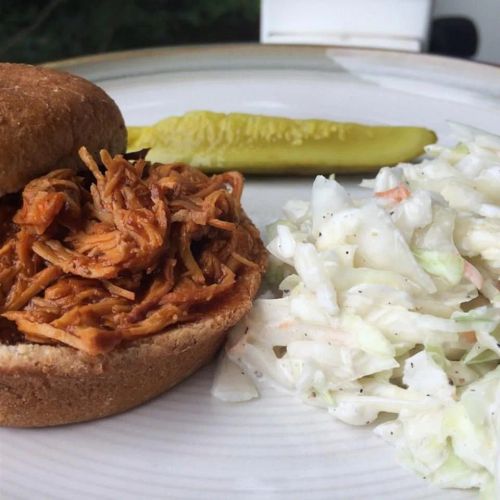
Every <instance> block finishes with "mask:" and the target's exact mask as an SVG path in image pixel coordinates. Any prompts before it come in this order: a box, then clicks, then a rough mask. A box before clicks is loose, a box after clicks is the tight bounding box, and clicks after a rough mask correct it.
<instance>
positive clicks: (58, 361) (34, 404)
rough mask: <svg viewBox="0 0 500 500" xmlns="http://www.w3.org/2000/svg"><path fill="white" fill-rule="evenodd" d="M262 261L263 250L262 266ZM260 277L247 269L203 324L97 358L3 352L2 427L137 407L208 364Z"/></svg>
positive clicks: (64, 351) (63, 350)
mask: <svg viewBox="0 0 500 500" xmlns="http://www.w3.org/2000/svg"><path fill="white" fill-rule="evenodd" d="M265 259H266V256H265V250H264V248H263V247H262V251H261V256H260V264H261V265H264V262H265ZM260 282H261V272H260V271H259V270H257V269H253V268H249V267H247V268H245V269H244V270H243V271H242V272H241V274H240V275H239V277H238V280H237V282H236V284H235V286H234V287H233V288H232V290H231V291H230V292H229V293H228V294H227V295H225V296H224V297H222V298H221V299H219V300H218V301H217V302H216V303H214V304H210V306H209V308H208V309H207V310H206V311H204V313H203V316H202V319H199V320H197V321H194V322H191V323H186V324H181V325H179V326H177V327H175V328H170V329H168V330H166V331H165V332H164V333H159V334H155V335H153V336H151V337H147V338H144V339H140V340H137V341H133V342H129V343H127V344H124V345H123V346H121V347H119V348H117V349H115V350H114V351H112V352H110V353H108V354H105V355H100V356H89V355H87V354H85V353H83V352H80V351H77V350H75V349H72V348H70V347H64V346H49V345H37V344H17V345H0V425H3V426H11V427H45V426H52V425H61V424H68V423H74V422H83V421H86V420H93V419H97V418H101V417H105V416H109V415H113V414H116V413H120V412H122V411H125V410H127V409H129V408H132V407H134V406H137V405H140V404H141V403H144V402H145V401H148V400H149V399H151V398H154V397H155V396H158V395H159V394H161V393H162V392H164V391H166V390H168V389H170V388H171V387H173V386H174V385H176V384H177V383H179V382H180V381H182V380H183V379H185V378H186V377H188V376H189V375H191V374H192V373H194V372H195V371H196V370H198V369H199V368H200V367H202V366H203V365H205V364H206V363H207V362H208V361H210V360H211V359H212V358H213V356H214V355H215V353H216V352H217V351H218V349H219V348H220V347H221V345H222V344H223V342H224V340H225V336H226V331H227V330H228V328H230V327H231V326H233V325H234V324H235V323H237V322H238V321H239V320H240V319H241V318H242V317H243V316H244V315H245V314H246V313H247V312H248V311H249V310H250V308H251V306H252V300H253V298H254V297H255V295H256V293H257V291H258V288H259V286H260Z"/></svg>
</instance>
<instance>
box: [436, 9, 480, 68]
mask: <svg viewBox="0 0 500 500" xmlns="http://www.w3.org/2000/svg"><path fill="white" fill-rule="evenodd" d="M478 44H479V36H478V33H477V29H476V26H475V25H474V23H473V22H472V21H471V20H470V19H467V18H466V17H440V18H437V19H434V20H433V21H432V26H431V36H430V43H429V51H430V52H432V53H433V54H442V55H445V56H452V57H465V58H468V57H472V56H474V55H475V54H476V52H477V48H478Z"/></svg>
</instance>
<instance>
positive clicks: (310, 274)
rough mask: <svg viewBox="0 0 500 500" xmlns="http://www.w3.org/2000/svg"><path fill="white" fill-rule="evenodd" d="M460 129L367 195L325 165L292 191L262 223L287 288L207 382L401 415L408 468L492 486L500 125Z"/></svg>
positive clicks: (239, 335) (358, 418) (256, 311)
mask: <svg viewBox="0 0 500 500" xmlns="http://www.w3.org/2000/svg"><path fill="white" fill-rule="evenodd" d="M451 127H452V130H453V132H454V133H455V135H456V136H457V138H458V141H459V142H458V144H457V145H456V146H455V147H452V148H446V147H443V146H439V145H432V146H428V147H427V148H426V153H427V157H426V159H424V160H423V161H422V162H421V163H419V164H416V165H415V164H400V165H398V166H396V167H393V168H388V167H385V168H382V169H381V170H380V172H379V173H378V175H377V176H376V178H375V179H372V180H365V181H363V182H362V186H364V187H366V188H368V189H371V193H370V194H369V195H368V196H366V197H361V198H356V199H353V198H351V196H350V195H349V193H347V192H346V191H345V189H344V188H343V187H342V185H341V184H339V183H338V182H337V181H336V180H335V179H334V178H333V177H331V178H325V177H322V176H318V177H317V178H316V179H315V181H314V183H313V186H312V194H311V200H310V201H303V200H291V201H289V202H287V204H286V205H285V207H284V208H283V218H282V219H281V220H279V221H277V222H276V223H274V224H272V225H271V226H270V227H269V228H268V233H269V234H268V236H269V238H268V239H269V243H268V250H269V252H270V254H271V262H270V266H269V271H268V275H267V279H268V281H269V282H270V283H271V288H272V287H274V290H275V296H276V293H277V294H278V296H279V298H261V299H258V300H257V301H256V302H255V305H254V307H253V309H252V311H251V312H250V313H249V314H248V316H247V317H246V318H245V320H244V321H242V322H241V323H240V324H239V325H237V326H236V327H235V328H234V329H233V330H232V332H231V334H230V337H229V340H228V343H227V345H226V348H225V353H226V354H225V356H224V357H223V359H222V361H221V363H220V365H219V368H218V371H217V374H216V378H215V381H214V386H213V394H214V395H215V396H217V397H219V398H220V399H223V400H226V401H243V400H248V399H251V398H254V397H257V396H258V385H259V384H260V383H262V382H263V381H265V382H266V383H270V384H272V385H274V386H276V387H278V388H280V389H283V390H286V391H288V392H290V393H292V394H295V395H297V396H299V397H300V398H301V399H302V400H303V401H305V402H307V403H310V404H314V405H317V406H320V407H323V408H326V409H327V410H328V412H329V413H331V414H332V415H333V416H335V417H336V418H338V419H339V420H341V421H343V422H346V423H349V424H352V425H364V424H369V423H372V422H375V421H376V420H377V419H378V417H379V416H380V415H381V414H386V413H388V414H391V415H392V417H393V418H392V419H391V420H389V421H387V422H385V423H382V424H379V425H378V426H377V427H376V428H375V432H376V433H377V434H378V435H379V436H380V437H382V438H383V439H385V440H386V441H387V442H389V443H392V444H393V445H394V446H395V447H396V449H397V453H398V456H399V458H400V459H401V461H402V462H403V463H404V464H405V465H406V466H408V467H410V468H411V469H413V470H414V471H416V472H417V473H418V474H420V475H421V476H423V477H426V478H427V479H429V480H431V481H432V482H434V483H436V484H437V485H439V486H442V487H457V488H480V489H481V492H482V493H483V495H484V496H485V497H486V498H495V491H496V493H497V494H498V493H500V491H499V489H500V487H499V483H498V478H499V474H498V471H497V469H498V467H499V466H498V457H497V454H498V451H497V448H498V447H497V443H498V436H499V429H500V424H499V422H500V418H499V417H500V414H499V413H498V412H499V411H500V367H499V366H498V364H499V359H500V343H499V342H500V328H499V324H500V292H499V289H498V282H499V277H500V237H499V235H500V137H497V136H494V135H491V134H488V133H486V132H484V131H481V130H478V129H473V128H471V127H466V126H463V125H458V124H451ZM367 194H368V193H367ZM495 478H497V484H496V485H495ZM497 497H498V496H497Z"/></svg>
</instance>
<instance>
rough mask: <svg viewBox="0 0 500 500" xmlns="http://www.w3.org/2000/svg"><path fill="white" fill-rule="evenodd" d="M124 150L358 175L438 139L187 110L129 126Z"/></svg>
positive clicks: (233, 165)
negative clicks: (155, 121)
mask: <svg viewBox="0 0 500 500" xmlns="http://www.w3.org/2000/svg"><path fill="white" fill-rule="evenodd" d="M128 133H129V143H128V150H129V151H135V150H138V149H142V148H151V150H150V151H149V153H148V156H147V159H148V160H150V161H158V162H184V163H189V164H190V165H193V166H195V167H199V168H201V169H203V170H205V171H210V172H217V171H224V170H229V169H236V170H240V171H242V172H245V173H252V174H279V173H290V174H316V173H362V172H371V171H375V170H377V169H378V168H380V167H382V166H385V165H395V164H396V163H399V162H404V161H409V160H412V159H413V158H416V157H417V156H419V155H420V154H422V152H423V148H424V146H425V145H427V144H431V143H434V142H436V135H435V134H434V132H432V131H431V130H428V129H425V128H420V127H389V126H368V125H360V124H357V123H339V122H333V121H328V120H312V119H311V120H310V119H308V120H294V119H290V118H281V117H272V116H261V115H251V114H244V113H229V114H225V113H214V112H210V111H192V112H189V113H186V114H184V115H182V116H171V117H169V118H165V119H163V120H161V121H159V122H158V123H156V124H155V125H152V126H150V127H129V129H128Z"/></svg>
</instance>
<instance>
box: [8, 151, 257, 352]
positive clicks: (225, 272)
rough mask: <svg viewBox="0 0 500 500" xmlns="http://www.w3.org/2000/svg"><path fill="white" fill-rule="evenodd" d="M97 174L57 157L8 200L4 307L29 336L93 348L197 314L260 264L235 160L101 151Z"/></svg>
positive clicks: (87, 159)
mask: <svg viewBox="0 0 500 500" xmlns="http://www.w3.org/2000/svg"><path fill="white" fill-rule="evenodd" d="M80 156H81V158H82V160H83V162H84V163H85V165H86V167H87V168H88V170H89V171H90V172H91V174H92V176H93V181H92V183H91V184H90V185H89V186H87V185H86V183H85V179H84V178H83V177H80V176H78V175H77V174H75V173H74V172H73V171H72V170H68V169H60V170H55V171H53V172H50V173H49V174H47V175H45V176H43V177H39V178H38V179H35V180H33V181H31V182H30V183H29V184H28V185H27V186H26V187H25V188H24V190H23V193H22V206H21V207H20V208H19V209H18V210H17V211H16V212H15V213H14V215H13V217H12V218H11V217H10V213H9V212H12V207H11V206H10V205H8V204H4V206H3V207H2V219H3V220H2V225H3V228H4V230H3V237H2V241H1V247H0V287H1V296H0V304H1V308H2V310H1V315H2V316H3V317H4V318H6V319H7V320H10V321H13V322H15V323H16V325H17V329H18V331H19V332H20V333H21V334H22V336H23V337H24V339H26V340H27V341H29V342H35V343H44V344H65V345H68V346H71V347H74V348H76V349H79V350H81V351H84V352H86V353H88V354H91V355H95V354H103V353H106V352H109V351H110V350H111V349H113V348H115V347H116V346H117V345H119V344H120V343H122V342H124V341H127V340H133V339H137V338H140V337H144V336H147V335H152V334H155V333H158V332H160V331H162V330H164V329H165V328H166V327H169V326H171V325H175V324H177V323H180V322H187V321H193V320H194V319H196V318H198V317H199V316H200V314H202V306H203V305H205V304H206V303H207V302H210V301H212V300H215V299H217V297H218V296H220V295H222V294H225V293H230V291H231V289H232V288H234V285H235V282H236V279H237V276H238V273H240V272H241V270H242V269H244V268H250V269H256V270H258V269H260V268H261V263H260V262H259V253H260V252H261V248H260V246H259V243H258V241H259V236H258V233H257V230H256V229H255V228H254V227H253V226H252V225H251V224H250V223H249V222H248V219H246V218H245V217H244V215H243V213H242V209H241V202H240V199H241V193H242V189H243V178H242V176H241V174H239V173H237V172H228V173H224V174H220V175H214V176H212V177H207V176H206V175H205V174H203V173H202V172H200V171H199V170H196V169H194V168H192V167H189V166H187V165H182V164H180V165H179V164H177V165H176V164H172V165H161V164H156V165H148V164H147V163H146V162H145V161H144V160H142V159H138V160H136V161H134V162H129V161H127V160H126V159H125V158H124V157H123V156H121V155H117V156H115V157H114V158H112V157H111V156H110V155H109V154H108V153H107V152H106V151H104V150H103V151H101V162H102V164H103V166H104V168H103V171H101V170H100V168H99V166H98V165H97V164H96V162H95V161H94V159H93V158H92V157H91V156H90V155H89V153H88V152H87V150H86V149H85V148H82V149H81V150H80Z"/></svg>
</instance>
